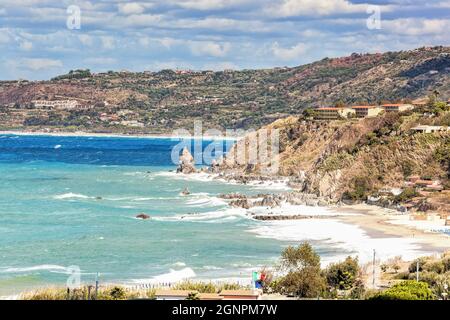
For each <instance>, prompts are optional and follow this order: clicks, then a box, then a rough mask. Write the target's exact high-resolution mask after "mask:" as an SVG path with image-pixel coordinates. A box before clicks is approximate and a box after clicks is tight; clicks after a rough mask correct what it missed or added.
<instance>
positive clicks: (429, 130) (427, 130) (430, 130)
mask: <svg viewBox="0 0 450 320" xmlns="http://www.w3.org/2000/svg"><path fill="white" fill-rule="evenodd" d="M411 130H412V131H414V132H419V133H434V132H441V131H450V128H449V127H444V126H426V125H421V126H417V127H414V128H411Z"/></svg>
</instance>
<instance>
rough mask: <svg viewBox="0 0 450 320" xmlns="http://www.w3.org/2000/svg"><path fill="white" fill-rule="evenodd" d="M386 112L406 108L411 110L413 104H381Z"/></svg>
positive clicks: (404, 109)
mask: <svg viewBox="0 0 450 320" xmlns="http://www.w3.org/2000/svg"><path fill="white" fill-rule="evenodd" d="M381 107H382V108H383V109H384V110H385V111H386V112H403V111H408V110H413V109H414V106H413V105H412V104H406V103H387V104H383V105H382V106H381Z"/></svg>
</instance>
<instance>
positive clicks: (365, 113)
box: [352, 106, 384, 118]
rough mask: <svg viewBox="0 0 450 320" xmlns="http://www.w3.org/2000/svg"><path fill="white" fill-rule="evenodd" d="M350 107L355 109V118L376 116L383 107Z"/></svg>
mask: <svg viewBox="0 0 450 320" xmlns="http://www.w3.org/2000/svg"><path fill="white" fill-rule="evenodd" d="M352 109H353V110H355V112H356V117H357V118H371V117H376V116H378V115H379V114H380V113H381V112H383V111H384V109H383V108H380V107H376V106H354V107H352Z"/></svg>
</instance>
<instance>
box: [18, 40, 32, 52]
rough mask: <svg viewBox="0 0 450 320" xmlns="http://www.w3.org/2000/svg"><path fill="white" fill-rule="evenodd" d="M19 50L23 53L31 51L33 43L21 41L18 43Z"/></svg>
mask: <svg viewBox="0 0 450 320" xmlns="http://www.w3.org/2000/svg"><path fill="white" fill-rule="evenodd" d="M20 49H21V50H24V51H30V50H32V49H33V43H32V42H31V41H27V40H25V41H23V42H21V43H20Z"/></svg>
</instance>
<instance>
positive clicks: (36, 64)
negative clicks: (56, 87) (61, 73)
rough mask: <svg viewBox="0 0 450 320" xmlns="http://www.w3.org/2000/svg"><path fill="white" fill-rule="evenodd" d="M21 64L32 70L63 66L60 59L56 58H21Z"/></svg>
mask: <svg viewBox="0 0 450 320" xmlns="http://www.w3.org/2000/svg"><path fill="white" fill-rule="evenodd" d="M22 65H23V66H24V67H26V68H28V69H31V70H33V71H39V70H42V69H50V68H61V67H62V66H63V64H62V62H61V60H56V59H55V60H54V59H22Z"/></svg>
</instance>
